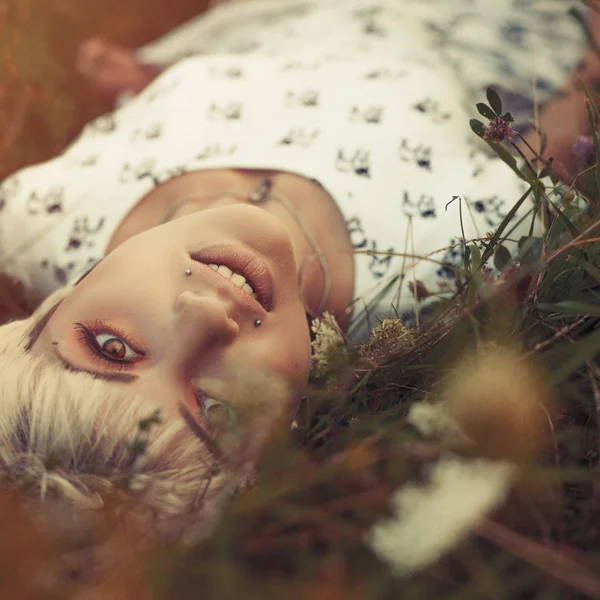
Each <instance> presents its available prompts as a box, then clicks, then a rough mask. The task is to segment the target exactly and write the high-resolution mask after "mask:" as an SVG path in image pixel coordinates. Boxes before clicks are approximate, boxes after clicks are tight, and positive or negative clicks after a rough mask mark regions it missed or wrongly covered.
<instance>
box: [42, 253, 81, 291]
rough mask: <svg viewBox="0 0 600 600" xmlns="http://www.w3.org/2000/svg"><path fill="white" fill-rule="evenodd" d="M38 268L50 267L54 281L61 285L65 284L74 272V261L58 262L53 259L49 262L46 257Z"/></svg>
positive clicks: (45, 268)
mask: <svg viewBox="0 0 600 600" xmlns="http://www.w3.org/2000/svg"><path fill="white" fill-rule="evenodd" d="M40 268H42V269H43V270H48V269H50V271H51V273H52V277H53V279H54V281H56V283H57V284H58V285H59V286H63V285H67V283H68V281H69V279H70V277H71V273H73V272H74V269H75V262H73V261H69V262H68V263H64V264H60V263H58V262H55V261H52V262H50V261H49V260H48V259H44V260H42V261H41V263H40Z"/></svg>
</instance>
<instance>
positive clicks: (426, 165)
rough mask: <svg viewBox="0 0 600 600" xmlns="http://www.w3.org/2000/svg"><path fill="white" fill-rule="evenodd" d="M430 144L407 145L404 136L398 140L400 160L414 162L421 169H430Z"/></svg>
mask: <svg viewBox="0 0 600 600" xmlns="http://www.w3.org/2000/svg"><path fill="white" fill-rule="evenodd" d="M431 152H432V148H431V146H425V145H424V144H417V145H415V146H413V147H411V146H410V145H409V142H408V140H407V139H406V138H403V139H402V141H401V142H400V152H399V154H400V160H401V161H403V162H414V163H415V164H416V165H418V166H419V167H421V168H422V169H427V170H428V171H431Z"/></svg>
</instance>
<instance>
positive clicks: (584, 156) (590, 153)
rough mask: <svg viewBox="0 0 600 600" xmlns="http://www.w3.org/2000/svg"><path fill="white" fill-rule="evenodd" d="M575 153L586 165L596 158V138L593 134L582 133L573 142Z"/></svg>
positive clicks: (591, 163) (592, 162)
mask: <svg viewBox="0 0 600 600" xmlns="http://www.w3.org/2000/svg"><path fill="white" fill-rule="evenodd" d="M573 154H575V156H576V157H577V158H578V159H580V161H581V162H582V164H583V166H584V167H589V166H590V165H593V164H594V161H595V160H596V151H595V149H594V140H593V139H592V136H591V135H580V136H578V137H577V139H576V140H575V143H574V144H573Z"/></svg>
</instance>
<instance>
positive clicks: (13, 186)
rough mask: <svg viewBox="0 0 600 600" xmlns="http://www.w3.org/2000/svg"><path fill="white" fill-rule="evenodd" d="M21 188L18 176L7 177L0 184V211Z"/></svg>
mask: <svg viewBox="0 0 600 600" xmlns="http://www.w3.org/2000/svg"><path fill="white" fill-rule="evenodd" d="M20 189H21V181H20V179H19V178H18V177H14V176H13V177H9V178H8V179H6V180H5V181H4V182H3V183H2V185H0V211H2V210H3V209H4V207H5V206H6V205H7V204H9V203H10V202H11V201H12V200H13V199H14V198H16V197H17V195H18V194H19V191H20Z"/></svg>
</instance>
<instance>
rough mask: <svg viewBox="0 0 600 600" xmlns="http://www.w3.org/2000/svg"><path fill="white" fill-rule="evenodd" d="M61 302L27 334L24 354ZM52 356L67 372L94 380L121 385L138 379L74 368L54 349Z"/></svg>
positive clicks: (127, 375) (125, 375)
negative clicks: (118, 382) (83, 374)
mask: <svg viewBox="0 0 600 600" xmlns="http://www.w3.org/2000/svg"><path fill="white" fill-rule="evenodd" d="M61 302H62V300H59V301H58V302H57V303H56V304H55V305H54V306H53V307H52V308H51V309H50V310H49V311H48V312H47V313H46V314H45V315H44V316H43V317H42V318H41V319H40V320H39V321H38V322H37V323H36V324H35V325H34V326H33V327H32V328H31V331H30V332H29V335H28V336H27V337H28V340H27V345H26V346H25V352H29V351H30V350H31V349H32V348H33V345H34V344H35V343H36V342H37V340H38V338H39V337H40V335H41V334H42V331H44V328H45V327H46V325H47V324H48V321H49V320H50V319H51V317H52V315H53V314H54V313H55V312H56V309H57V308H58V307H59V306H60V304H61ZM53 350H54V355H55V356H56V358H58V360H59V361H60V363H61V364H62V366H63V367H64V368H65V369H66V370H67V371H71V372H73V373H87V374H88V375H91V376H92V377H93V378H94V379H103V380H104V381H120V382H122V383H131V382H132V381H136V380H137V379H138V376H137V375H132V374H130V373H102V372H101V371H92V370H90V369H82V368H80V367H76V366H75V365H73V364H72V363H70V362H69V361H68V360H67V359H66V358H65V357H64V356H63V355H62V354H61V353H60V352H59V351H58V350H57V349H56V348H53Z"/></svg>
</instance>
